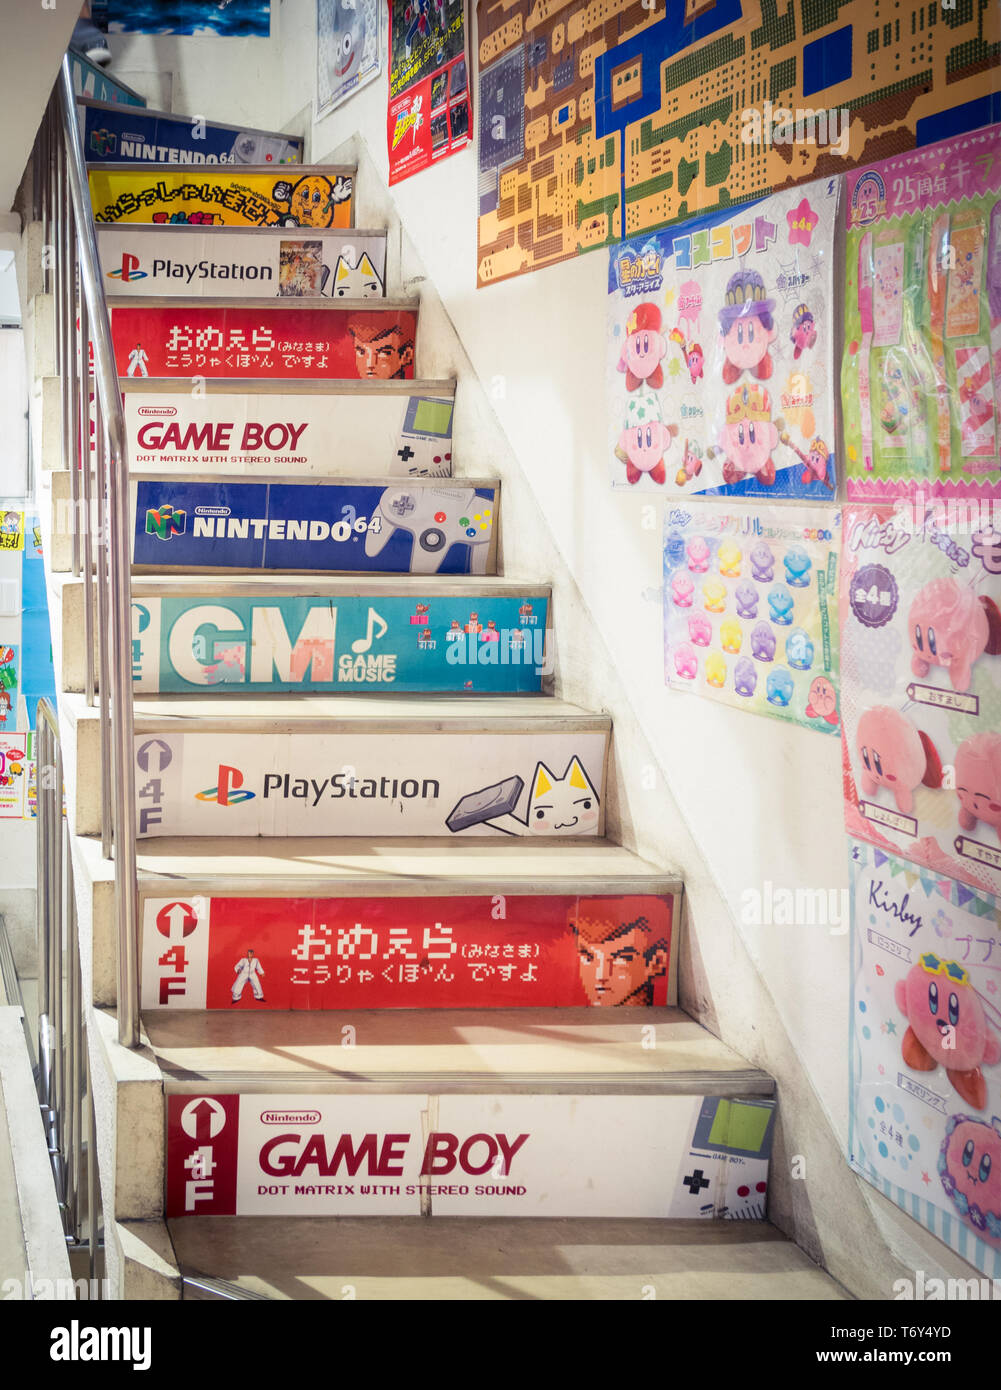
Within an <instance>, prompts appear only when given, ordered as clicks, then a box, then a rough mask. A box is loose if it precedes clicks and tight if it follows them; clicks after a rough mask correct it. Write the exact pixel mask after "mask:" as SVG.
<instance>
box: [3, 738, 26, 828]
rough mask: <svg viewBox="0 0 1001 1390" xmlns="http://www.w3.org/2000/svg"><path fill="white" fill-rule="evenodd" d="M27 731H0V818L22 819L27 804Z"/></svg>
mask: <svg viewBox="0 0 1001 1390" xmlns="http://www.w3.org/2000/svg"><path fill="white" fill-rule="evenodd" d="M30 738H31V735H30V734H27V733H21V734H12V733H6V732H2V733H0V818H2V819H3V820H23V819H24V818H25V815H26V806H27V784H28V762H29V756H30V752H29V741H30Z"/></svg>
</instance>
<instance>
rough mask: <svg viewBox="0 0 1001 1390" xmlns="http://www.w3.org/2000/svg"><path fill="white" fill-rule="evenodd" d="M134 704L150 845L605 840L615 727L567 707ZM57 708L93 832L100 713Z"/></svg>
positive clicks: (390, 699) (452, 701)
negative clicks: (303, 839)
mask: <svg viewBox="0 0 1001 1390" xmlns="http://www.w3.org/2000/svg"><path fill="white" fill-rule="evenodd" d="M134 705H135V750H136V751H135V765H134V766H135V776H136V792H137V817H138V819H137V833H138V834H139V835H140V836H147V835H153V836H159V835H174V834H180V835H187V834H192V835H199V834H205V835H225V836H230V835H233V836H246V835H250V836H255V835H264V836H270V835H293V836H295V835H323V834H329V835H344V834H346V833H350V834H354V835H365V836H370V835H371V836H395V835H401V836H411V835H436V836H457V835H462V836H464V837H474V836H480V835H490V836H515V837H519V838H520V837H527V836H529V835H533V836H534V835H545V836H546V837H556V838H559V839H560V840H565V839H567V838H570V837H573V838H579V837H594V836H600V835H602V834H603V824H604V819H603V818H604V810H603V800H604V784H605V770H606V764H607V756H608V743H609V736H610V731H611V720H610V719H609V717H608V716H607V715H603V714H592V713H589V712H588V711H586V710H582V709H580V708H579V707H578V706H576V705H571V704H567V703H565V702H564V701H562V700H554V699H551V698H542V699H539V700H537V701H526V700H524V699H523V698H520V697H518V696H503V695H498V696H489V695H475V694H471V695H468V696H438V697H427V696H424V697H422V696H415V695H398V696H394V695H388V694H385V695H379V696H361V695H353V696H347V695H344V696H338V695H329V696H328V695H303V694H291V695H241V696H234V697H233V698H232V700H230V701H228V702H226V703H225V705H224V704H223V703H222V702H221V701H219V700H217V699H212V698H211V697H207V696H189V695H158V696H150V695H139V696H136V698H135V702H134ZM61 710H62V715H63V719H64V721H65V724H66V726H67V733H66V735H65V742H66V744H69V743H72V744H73V745H74V746H73V748H72V749H70V748H68V747H66V746H64V749H63V757H64V765H65V766H66V768H67V773H66V776H65V781H66V786H67V795H68V796H71V797H72V798H73V800H74V805H75V817H76V821H75V826H74V829H75V830H76V832H77V833H78V834H81V835H91V834H98V833H99V831H100V815H99V811H100V795H101V784H102V769H103V755H102V750H101V737H100V732H101V730H100V719H99V715H98V711H97V709H96V707H93V706H88V705H87V704H86V702H85V699H84V697H82V696H80V695H64V696H63V699H62V701H61ZM213 781H214V783H215V785H214V786H213V785H212V783H213Z"/></svg>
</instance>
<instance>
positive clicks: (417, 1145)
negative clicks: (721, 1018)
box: [144, 1008, 776, 1221]
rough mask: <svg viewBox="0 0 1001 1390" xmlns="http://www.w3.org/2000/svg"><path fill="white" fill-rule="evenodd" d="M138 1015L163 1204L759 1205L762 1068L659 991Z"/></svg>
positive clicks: (593, 1208)
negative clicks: (655, 995) (419, 1006)
mask: <svg viewBox="0 0 1001 1390" xmlns="http://www.w3.org/2000/svg"><path fill="white" fill-rule="evenodd" d="M144 1023H145V1027H146V1030H147V1033H148V1036H149V1042H150V1047H151V1050H152V1053H153V1056H154V1058H155V1060H156V1063H157V1065H158V1066H159V1067H160V1069H161V1071H162V1073H163V1078H164V1092H165V1098H166V1111H167V1119H166V1125H167V1216H168V1217H173V1216H187V1215H191V1214H195V1213H197V1214H200V1215H202V1216H214V1215H235V1216H243V1217H248V1216H249V1217H252V1216H263V1215H268V1216H296V1215H316V1216H365V1217H371V1216H417V1215H424V1216H430V1215H448V1216H478V1217H484V1216H486V1217H491V1218H493V1217H506V1216H525V1217H532V1218H536V1217H553V1216H557V1217H589V1216H596V1217H683V1218H687V1219H699V1220H701V1219H705V1218H707V1217H721V1216H726V1217H728V1218H730V1219H733V1220H747V1221H758V1220H761V1219H763V1218H764V1215H765V1205H766V1199H767V1188H768V1163H769V1158H770V1154H771V1146H772V1136H773V1132H774V1122H775V1113H776V1102H775V1099H774V1090H775V1087H774V1083H773V1081H772V1080H771V1078H770V1077H769V1076H767V1074H766V1073H764V1072H762V1071H761V1070H760V1069H758V1068H756V1067H753V1066H751V1065H750V1064H749V1063H747V1062H746V1061H744V1059H743V1058H741V1057H739V1056H738V1055H737V1054H736V1053H735V1052H733V1050H732V1049H730V1048H728V1047H726V1046H725V1045H724V1044H722V1043H721V1042H720V1041H719V1040H718V1039H716V1038H714V1037H712V1035H711V1034H709V1033H708V1032H706V1030H705V1029H704V1028H702V1027H701V1026H700V1025H699V1024H697V1023H694V1022H693V1021H692V1020H691V1019H689V1018H688V1017H687V1016H686V1015H685V1014H683V1013H682V1012H681V1011H680V1010H678V1009H669V1008H667V1009H657V1008H653V1009H642V1010H634V1009H611V1010H608V1009H593V1008H588V1009H562V1010H558V1011H554V1010H551V1009H521V1010H517V1011H514V1010H498V1011H495V1012H494V1013H492V1014H491V1015H490V1016H489V1018H487V1019H484V1015H483V1012H482V1010H479V1009H477V1010H469V1011H465V1010H463V1011H455V1010H449V1011H439V1010H433V1009H423V1010H382V1011H359V1012H350V1013H342V1012H332V1013H327V1014H323V1015H316V1014H300V1013H291V1014H289V1013H286V1014H274V1015H270V1016H269V1015H265V1014H257V1015H255V1016H254V1017H252V1018H242V1019H241V1018H238V1017H237V1016H236V1014H234V1013H229V1014H227V1013H222V1014H205V1013H195V1012H176V1013H168V1012H164V1011H160V1012H158V1013H153V1014H147V1015H146V1016H145V1019H144ZM349 1180H350V1181H349Z"/></svg>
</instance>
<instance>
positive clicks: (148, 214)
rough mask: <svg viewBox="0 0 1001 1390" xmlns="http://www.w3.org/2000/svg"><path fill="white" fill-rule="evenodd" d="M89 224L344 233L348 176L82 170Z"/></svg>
mask: <svg viewBox="0 0 1001 1390" xmlns="http://www.w3.org/2000/svg"><path fill="white" fill-rule="evenodd" d="M87 177H88V181H89V184H90V203H91V208H92V209H93V212H94V221H95V222H97V223H108V222H110V223H116V222H118V223H120V222H127V223H133V222H139V223H152V224H153V225H163V226H168V225H169V226H186V225H187V226H193V227H314V228H321V227H350V226H351V225H352V223H353V221H354V212H353V204H352V196H351V195H352V189H353V186H354V184H353V179H354V170H353V169H349V168H346V167H343V166H340V165H322V164H321V165H315V166H311V167H310V169H309V171H308V172H305V173H304V172H297V171H296V170H295V169H294V168H293V169H288V170H287V171H286V172H285V173H284V174H280V173H279V171H278V170H277V169H275V168H274V167H273V166H272V167H271V168H268V167H267V165H264V166H260V165H242V166H240V167H235V166H233V165H230V164H218V165H216V164H213V165H211V166H210V165H205V166H200V167H199V170H198V171H197V172H196V171H195V169H194V167H193V166H192V167H188V166H186V165H179V164H145V165H138V164H133V165H130V164H124V165H122V164H88V166H87Z"/></svg>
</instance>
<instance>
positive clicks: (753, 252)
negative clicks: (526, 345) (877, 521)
mask: <svg viewBox="0 0 1001 1390" xmlns="http://www.w3.org/2000/svg"><path fill="white" fill-rule="evenodd" d="M839 186H840V185H839V183H838V181H837V180H836V179H829V180H827V181H825V182H823V183H814V184H810V185H808V186H807V187H806V188H799V189H796V190H794V191H792V192H789V193H782V194H778V195H775V196H773V197H771V198H765V199H762V200H761V201H760V202H756V203H749V204H747V205H746V206H744V207H742V208H741V209H740V210H739V212H737V213H736V214H734V213H726V214H719V215H716V216H713V217H711V218H708V219H705V220H703V221H700V222H686V223H685V225H684V227H682V228H681V229H680V230H678V231H675V232H669V231H667V232H656V233H654V234H653V235H651V236H649V237H646V238H643V239H641V240H636V241H630V242H626V243H624V244H623V245H621V246H616V247H614V248H613V249H612V250H611V251H610V252H609V257H608V310H607V312H608V338H607V346H606V368H605V375H606V381H607V383H608V431H609V432H608V458H609V464H610V468H611V476H612V486H613V487H615V488H622V489H625V490H627V491H632V490H637V489H638V490H640V491H655V492H660V493H665V494H666V495H667V496H668V497H670V498H672V499H673V498H675V497H678V496H686V497H687V496H692V495H697V494H704V495H706V496H721V495H734V496H744V497H802V498H809V499H810V500H811V501H813V502H833V500H834V496H835V489H836V486H837V466H836V463H835V456H834V449H835V434H834V429H835V425H834V401H835V367H834V318H835V313H834V295H833V288H834V264H833V262H834V255H833V252H834V234H835V230H836V226H835V224H836V220H837V208H838V191H839Z"/></svg>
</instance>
